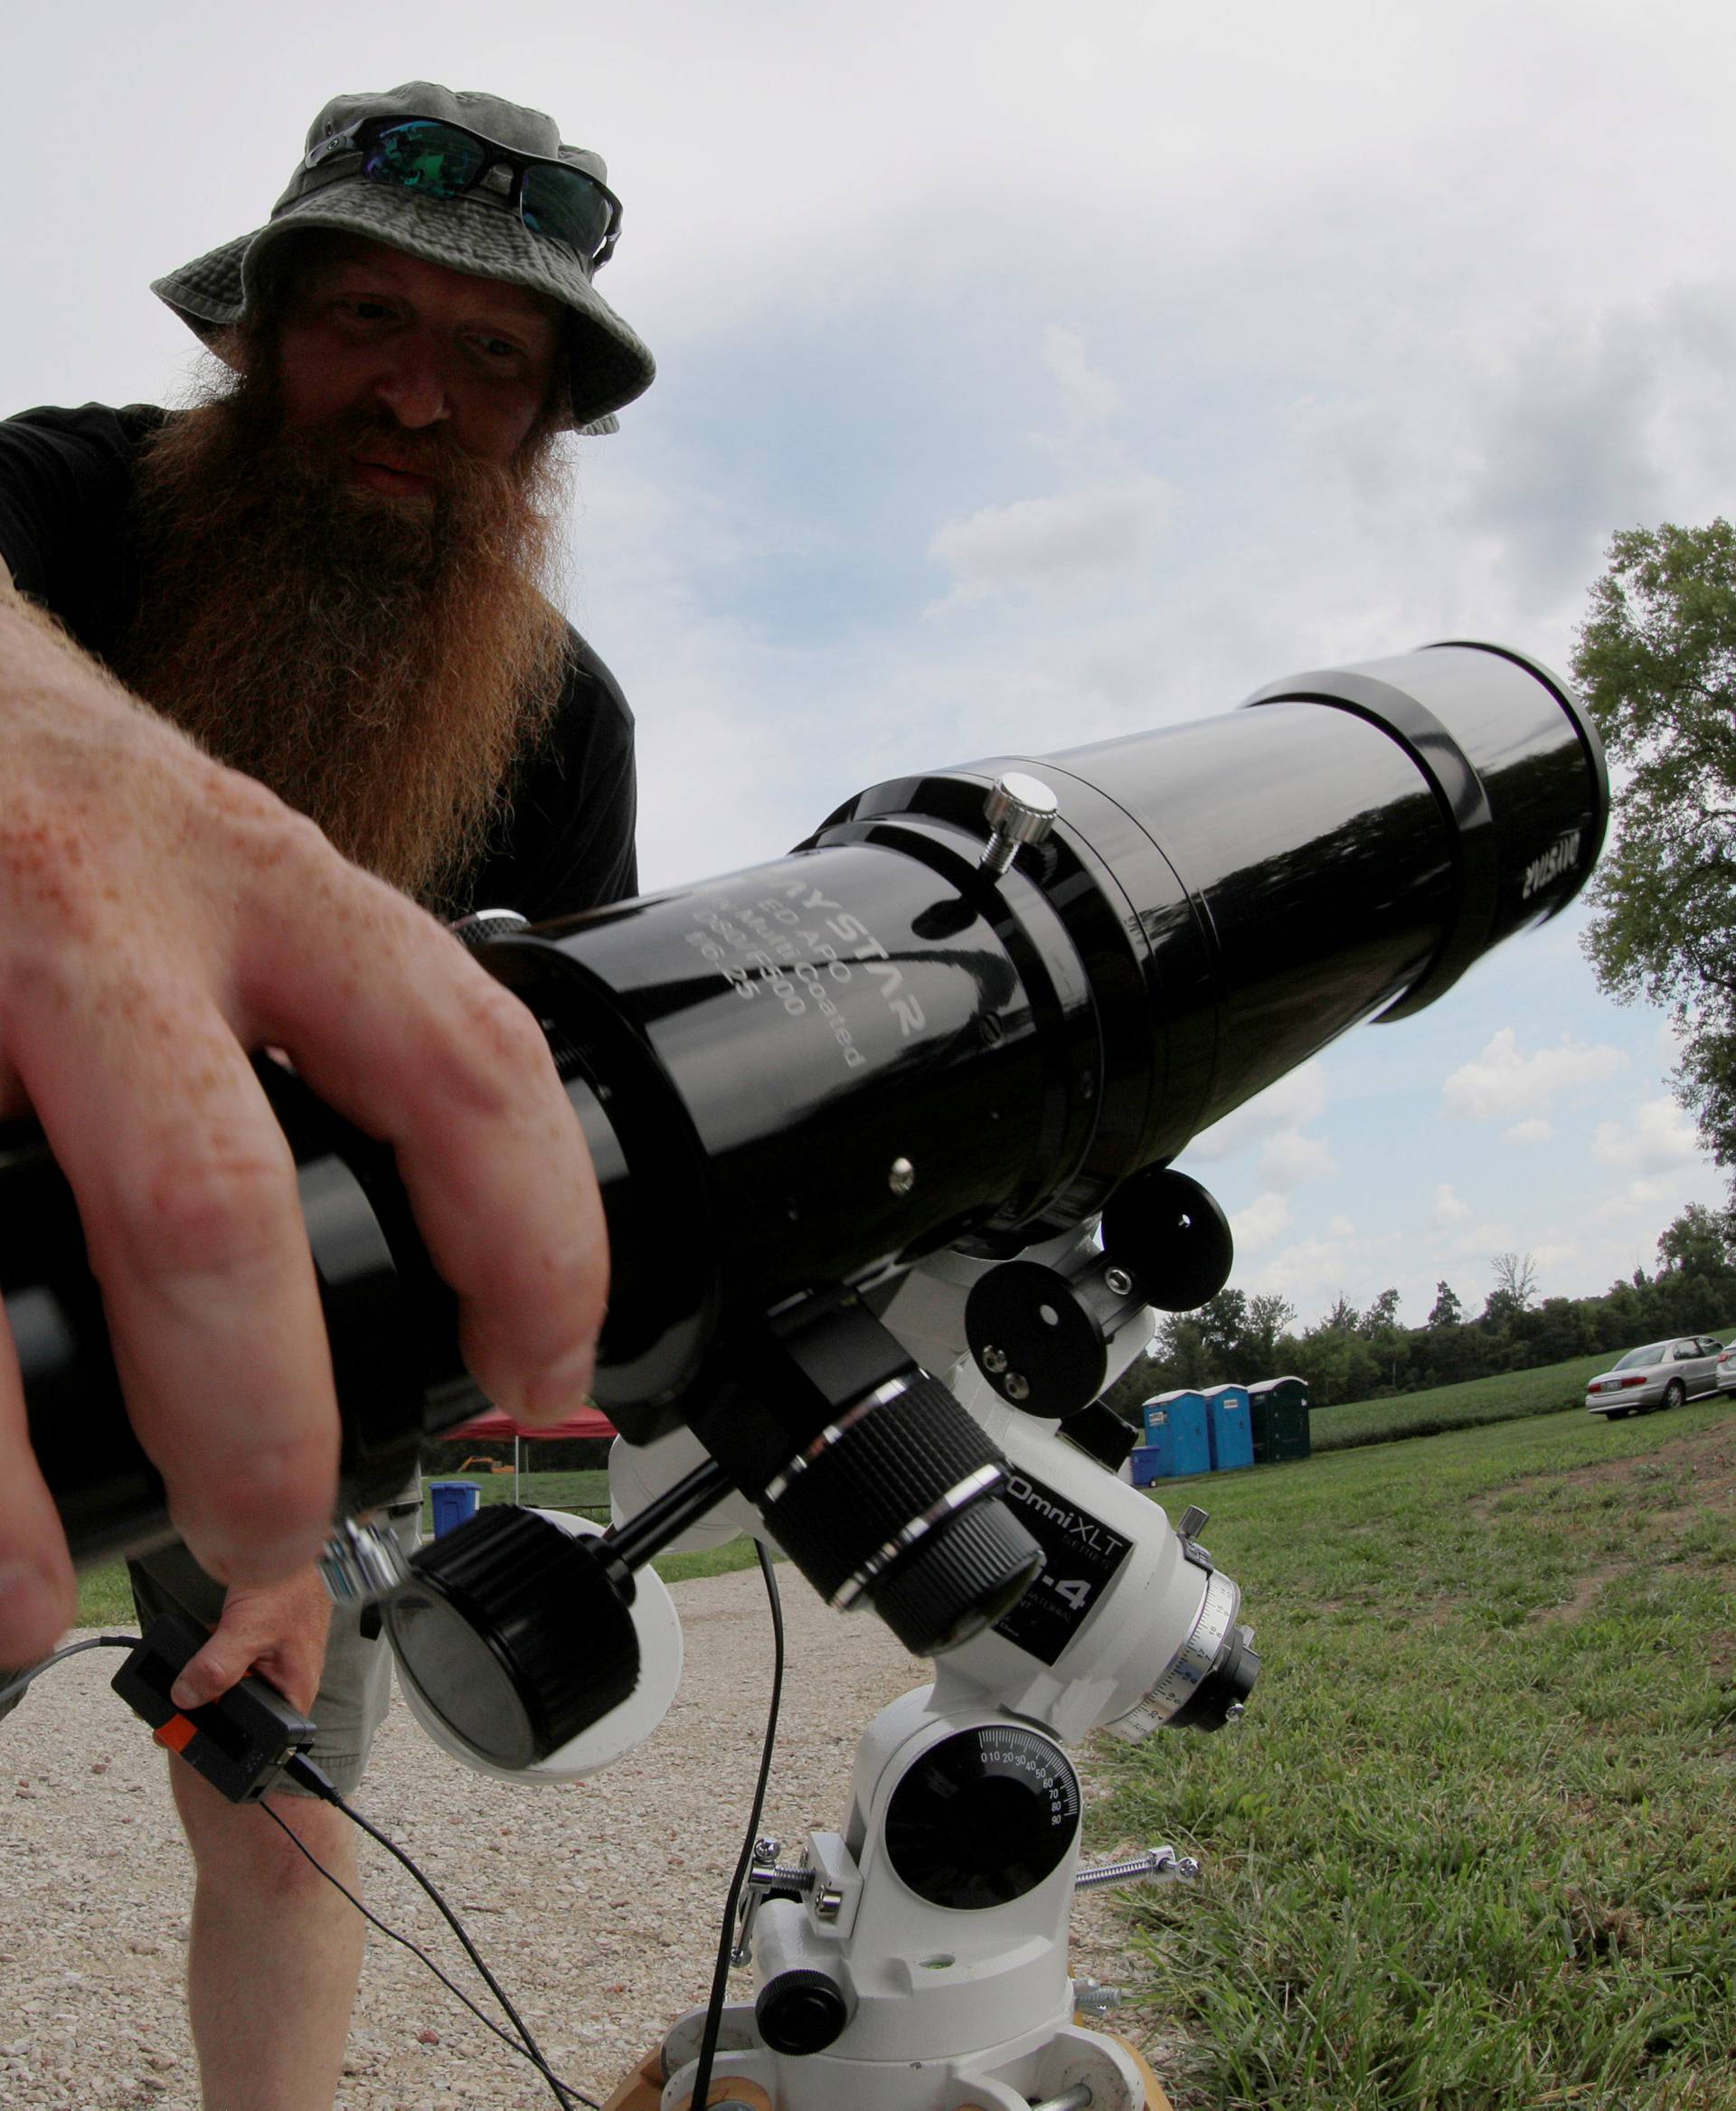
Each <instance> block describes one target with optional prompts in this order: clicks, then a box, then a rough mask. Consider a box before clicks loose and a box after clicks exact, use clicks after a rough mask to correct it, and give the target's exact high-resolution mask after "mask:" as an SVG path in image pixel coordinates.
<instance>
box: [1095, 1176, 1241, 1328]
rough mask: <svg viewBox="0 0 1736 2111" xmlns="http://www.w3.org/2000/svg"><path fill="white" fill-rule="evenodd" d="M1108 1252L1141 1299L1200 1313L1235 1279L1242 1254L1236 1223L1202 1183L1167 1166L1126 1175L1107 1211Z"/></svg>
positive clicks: (1105, 1234)
mask: <svg viewBox="0 0 1736 2111" xmlns="http://www.w3.org/2000/svg"><path fill="white" fill-rule="evenodd" d="M1103 1250H1104V1251H1105V1252H1106V1253H1107V1254H1108V1255H1109V1259H1110V1260H1111V1261H1112V1262H1113V1263H1114V1265H1115V1266H1116V1267H1117V1268H1121V1269H1124V1270H1125V1271H1126V1273H1127V1276H1128V1277H1129V1278H1130V1279H1131V1281H1132V1283H1133V1286H1134V1287H1135V1289H1136V1290H1137V1292H1138V1293H1139V1296H1140V1297H1141V1299H1142V1300H1143V1301H1144V1302H1145V1303H1146V1304H1147V1305H1156V1306H1157V1307H1158V1308H1159V1310H1161V1311H1164V1312H1194V1311H1197V1310H1198V1308H1199V1307H1200V1306H1201V1305H1205V1304H1208V1303H1209V1302H1210V1301H1211V1300H1212V1298H1213V1297H1215V1296H1217V1294H1218V1292H1219V1291H1220V1290H1222V1288H1223V1286H1224V1285H1225V1284H1226V1283H1227V1282H1228V1281H1229V1280H1230V1270H1231V1266H1232V1264H1233V1263H1234V1260H1235V1258H1236V1246H1235V1240H1234V1239H1232V1238H1231V1235H1230V1220H1229V1219H1228V1218H1227V1217H1226V1216H1225V1215H1224V1213H1223V1211H1222V1207H1221V1206H1220V1205H1219V1203H1218V1202H1217V1201H1216V1199H1215V1197H1213V1196H1212V1195H1211V1194H1208V1193H1207V1192H1206V1191H1205V1189H1204V1188H1203V1187H1202V1186H1201V1185H1200V1183H1199V1182H1198V1181H1197V1180H1190V1179H1189V1178H1188V1177H1187V1175H1186V1173H1176V1172H1175V1171H1173V1170H1172V1169H1171V1168H1170V1167H1169V1166H1167V1165H1153V1166H1148V1167H1147V1168H1146V1171H1145V1172H1143V1173H1135V1174H1134V1175H1133V1177H1132V1179H1130V1180H1124V1181H1123V1182H1122V1183H1121V1184H1120V1186H1119V1187H1118V1188H1117V1189H1116V1191H1115V1192H1114V1193H1113V1194H1112V1195H1111V1196H1110V1197H1109V1206H1108V1207H1107V1208H1106V1209H1105V1210H1104V1211H1103Z"/></svg>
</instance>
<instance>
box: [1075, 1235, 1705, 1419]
mask: <svg viewBox="0 0 1736 2111" xmlns="http://www.w3.org/2000/svg"><path fill="white" fill-rule="evenodd" d="M1657 1253H1658V1265H1657V1267H1656V1269H1655V1270H1653V1271H1652V1272H1651V1273H1649V1274H1648V1273H1647V1272H1646V1269H1644V1268H1636V1269H1635V1270H1634V1273H1633V1275H1632V1277H1629V1278H1627V1279H1626V1280H1624V1281H1621V1282H1618V1283H1612V1284H1611V1285H1610V1286H1609V1289H1608V1290H1607V1291H1605V1292H1604V1294H1603V1296H1600V1297H1544V1298H1542V1299H1539V1298H1538V1297H1537V1296H1536V1281H1537V1270H1536V1266H1535V1264H1534V1262H1533V1259H1532V1258H1531V1256H1530V1255H1529V1254H1515V1253H1501V1254H1496V1255H1495V1257H1494V1259H1493V1261H1492V1263H1491V1277H1492V1282H1491V1287H1490V1289H1489V1292H1488V1295H1487V1296H1486V1299H1485V1301H1484V1304H1483V1306H1482V1309H1481V1310H1480V1311H1479V1312H1477V1313H1476V1314H1472V1313H1471V1312H1469V1311H1467V1308H1466V1306H1465V1304H1464V1302H1463V1301H1462V1300H1461V1299H1460V1297H1459V1296H1458V1293H1457V1292H1456V1291H1455V1290H1454V1289H1453V1288H1452V1286H1451V1285H1450V1284H1448V1283H1446V1282H1440V1283H1438V1284H1437V1285H1436V1286H1435V1301H1434V1305H1433V1307H1432V1308H1431V1310H1430V1312H1429V1317H1428V1319H1427V1320H1426V1321H1425V1322H1424V1324H1422V1325H1421V1326H1415V1327H1411V1326H1402V1325H1401V1324H1399V1294H1398V1292H1397V1291H1396V1290H1383V1291H1382V1293H1381V1295H1380V1296H1378V1297H1377V1298H1375V1300H1374V1302H1373V1304H1372V1305H1369V1306H1368V1308H1367V1310H1366V1311H1360V1312H1359V1311H1358V1310H1357V1309H1356V1307H1355V1306H1354V1305H1352V1304H1351V1302H1350V1301H1349V1299H1348V1298H1345V1297H1340V1298H1339V1299H1338V1301H1337V1303H1336V1304H1335V1305H1334V1306H1333V1307H1332V1310H1331V1311H1330V1312H1328V1313H1327V1314H1326V1316H1325V1318H1324V1319H1322V1320H1320V1321H1319V1322H1318V1323H1317V1324H1315V1325H1314V1326H1311V1327H1307V1328H1305V1329H1304V1330H1303V1331H1302V1332H1301V1333H1299V1334H1297V1333H1295V1332H1293V1331H1292V1328H1293V1323H1294V1321H1295V1319H1296V1308H1295V1307H1294V1306H1293V1305H1291V1304H1290V1303H1289V1302H1288V1300H1287V1299H1285V1298H1283V1297H1279V1296H1271V1295H1269V1294H1260V1295H1256V1296H1249V1295H1248V1294H1247V1293H1245V1292H1243V1291H1241V1290H1238V1289H1235V1288H1233V1287H1231V1288H1228V1289H1224V1290H1221V1291H1220V1292H1219V1293H1218V1295H1217V1296H1215V1297H1214V1298H1212V1301H1211V1303H1210V1304H1209V1305H1202V1306H1201V1307H1200V1309H1199V1310H1198V1311H1197V1312H1178V1313H1172V1314H1171V1315H1169V1316H1168V1317H1167V1318H1166V1319H1165V1321H1164V1322H1163V1324H1162V1325H1161V1326H1160V1327H1159V1328H1158V1331H1157V1334H1156V1339H1155V1341H1154V1342H1153V1343H1152V1353H1151V1354H1150V1356H1149V1357H1140V1358H1138V1359H1137V1361H1136V1362H1135V1363H1134V1365H1133V1367H1132V1369H1131V1370H1129V1371H1127V1372H1126V1373H1125V1374H1124V1375H1123V1377H1122V1378H1121V1379H1120V1380H1118V1382H1117V1383H1116V1385H1115V1386H1114V1387H1112V1388H1111V1390H1109V1392H1108V1393H1107V1394H1106V1395H1105V1396H1104V1397H1105V1398H1106V1399H1108V1401H1109V1404H1110V1406H1111V1407H1114V1408H1116V1409H1118V1410H1119V1411H1120V1412H1121V1413H1123V1414H1125V1415H1127V1416H1128V1417H1129V1418H1132V1419H1135V1420H1137V1418H1138V1410H1139V1409H1140V1407H1141V1406H1142V1405H1143V1404H1144V1402H1145V1401H1146V1400H1148V1399H1151V1398H1152V1396H1153V1395H1154V1394H1156V1393H1160V1392H1172V1391H1175V1390H1178V1389H1179V1388H1181V1387H1183V1386H1205V1385H1221V1384H1225V1383H1232V1384H1238V1385H1251V1384H1254V1383H1256V1382H1257V1381H1259V1380H1260V1379H1262V1378H1277V1377H1280V1376H1290V1377H1296V1378H1300V1379H1302V1380H1304V1381H1306V1382H1307V1387H1308V1394H1309V1399H1310V1401H1311V1403H1312V1405H1314V1406H1315V1407H1331V1406H1334V1405H1335V1404H1336V1403H1338V1402H1340V1401H1343V1400H1365V1399H1378V1398H1381V1397H1382V1396H1384V1395H1390V1394H1392V1393H1400V1392H1421V1391H1425V1390H1428V1389H1429V1387H1431V1386H1437V1385H1454V1384H1457V1383H1458V1382H1459V1381H1461V1380H1464V1379H1470V1378H1490V1377H1495V1376H1497V1375H1498V1374H1499V1373H1500V1372H1502V1371H1528V1370H1531V1369H1533V1367H1535V1366H1536V1365H1539V1364H1543V1363H1560V1362H1564V1361H1565V1360H1566V1359H1567V1358H1568V1357H1570V1356H1590V1355H1608V1356H1609V1357H1610V1358H1611V1360H1612V1361H1613V1359H1614V1358H1615V1357H1617V1356H1618V1355H1620V1354H1622V1353H1623V1352H1626V1351H1627V1350H1628V1349H1632V1348H1637V1347H1638V1346H1639V1344H1640V1343H1644V1342H1650V1341H1656V1340H1659V1339H1661V1338H1662V1337H1664V1336H1665V1335H1668V1334H1704V1333H1706V1332H1707V1331H1708V1330H1710V1329H1712V1328H1717V1327H1722V1326H1724V1325H1726V1324H1728V1323H1729V1322H1730V1321H1731V1320H1732V1319H1736V1221H1733V1220H1732V1217H1731V1216H1730V1215H1723V1216H1721V1215H1719V1214H1718V1213H1717V1212H1715V1211H1712V1210H1709V1209H1707V1208H1706V1207H1705V1206H1704V1205H1703V1203H1700V1202H1690V1203H1689V1204H1688V1206H1687V1208H1686V1209H1685V1210H1684V1211H1683V1212H1682V1214H1681V1215H1680V1216H1679V1217H1677V1218H1676V1219H1675V1221H1674V1222H1673V1223H1671V1224H1670V1225H1669V1226H1668V1227H1667V1228H1666V1229H1665V1231H1664V1232H1663V1233H1662V1234H1661V1235H1660V1236H1659V1239H1658V1241H1657Z"/></svg>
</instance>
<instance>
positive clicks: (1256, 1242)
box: [1230, 1193, 1290, 1255]
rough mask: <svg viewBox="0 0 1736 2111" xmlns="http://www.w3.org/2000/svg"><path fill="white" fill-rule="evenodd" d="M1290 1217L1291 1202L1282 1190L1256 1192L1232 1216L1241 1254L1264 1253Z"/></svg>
mask: <svg viewBox="0 0 1736 2111" xmlns="http://www.w3.org/2000/svg"><path fill="white" fill-rule="evenodd" d="M1289 1221H1290V1205H1289V1203H1288V1202H1287V1201H1286V1199H1285V1198H1284V1197H1283V1196H1282V1195H1280V1194H1272V1193H1267V1194H1262V1195H1256V1196H1255V1197H1254V1199H1253V1201H1252V1202H1250V1203H1249V1205H1248V1207H1247V1208H1246V1209H1245V1210H1238V1211H1236V1213H1235V1215H1234V1216H1233V1217H1231V1220H1230V1230H1231V1236H1232V1237H1233V1239H1235V1242H1236V1252H1237V1253H1238V1255H1241V1254H1250V1253H1263V1252H1264V1251H1265V1250H1266V1249H1267V1248H1268V1247H1269V1246H1270V1245H1271V1244H1272V1243H1273V1241H1274V1240H1275V1239H1278V1236H1279V1234H1280V1233H1281V1232H1283V1231H1284V1230H1287V1229H1288V1225H1289Z"/></svg>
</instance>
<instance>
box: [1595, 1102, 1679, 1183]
mask: <svg viewBox="0 0 1736 2111" xmlns="http://www.w3.org/2000/svg"><path fill="white" fill-rule="evenodd" d="M1591 1149H1592V1153H1593V1154H1594V1156H1596V1157H1597V1158H1598V1159H1599V1161H1600V1162H1601V1163H1602V1164H1605V1165H1615V1166H1619V1167H1620V1168H1621V1169H1622V1171H1624V1172H1627V1173H1659V1172H1662V1171H1663V1170H1664V1169H1665V1167H1666V1166H1674V1165H1691V1164H1694V1160H1695V1159H1697V1158H1698V1157H1699V1156H1700V1154H1701V1153H1700V1139H1699V1137H1698V1136H1697V1135H1696V1134H1695V1133H1694V1123H1693V1121H1692V1120H1691V1119H1690V1118H1689V1117H1688V1115H1687V1114H1686V1112H1685V1111H1684V1109H1683V1108H1682V1107H1679V1106H1678V1105H1677V1104H1676V1102H1675V1100H1674V1099H1646V1100H1642V1101H1641V1102H1640V1104H1639V1105H1638V1106H1637V1107H1635V1109H1634V1112H1633V1118H1632V1119H1631V1120H1630V1121H1628V1122H1615V1121H1600V1122H1599V1124H1598V1133H1597V1136H1596V1137H1595V1139H1594V1140H1593V1142H1592V1145H1591Z"/></svg>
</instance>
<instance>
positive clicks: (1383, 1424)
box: [1308, 1327, 1736, 1451]
mask: <svg viewBox="0 0 1736 2111" xmlns="http://www.w3.org/2000/svg"><path fill="white" fill-rule="evenodd" d="M1712 1331H1713V1332H1714V1333H1715V1334H1718V1335H1719V1337H1720V1338H1721V1339H1722V1340H1724V1341H1728V1340H1730V1338H1731V1335H1732V1334H1736V1327H1717V1328H1714V1329H1713V1330H1712ZM1622 1353H1623V1352H1622V1351H1621V1350H1618V1349H1611V1350H1609V1351H1607V1352H1599V1354H1598V1355H1595V1356H1574V1357H1571V1358H1570V1359H1569V1360H1568V1361H1567V1362H1565V1363H1546V1364H1543V1365H1542V1366H1540V1367H1539V1368H1538V1369H1537V1370H1535V1371H1503V1372H1502V1373H1501V1374H1500V1375H1499V1376H1498V1377H1495V1378H1472V1379H1467V1381H1465V1383H1464V1384H1462V1385H1438V1386H1435V1387H1434V1388H1433V1389H1432V1390H1429V1391H1428V1392H1414V1393H1400V1394H1397V1395H1395V1396H1394V1397H1392V1399H1380V1400H1352V1401H1350V1402H1348V1403H1346V1404H1345V1405H1344V1406H1342V1407H1335V1408H1316V1409H1315V1410H1314V1412H1313V1414H1312V1415H1311V1416H1310V1417H1309V1418H1308V1419H1309V1423H1310V1435H1311V1438H1312V1441H1313V1445H1314V1448H1315V1450H1316V1451H1339V1450H1343V1449H1344V1448H1345V1447H1348V1446H1351V1445H1357V1444H1390V1443H1392V1441H1393V1440H1394V1439H1396V1438H1399V1437H1432V1436H1434V1435H1436V1434H1438V1433H1439V1431H1441V1430H1443V1429H1470V1428H1477V1427H1479V1426H1480V1425H1482V1424H1484V1423H1488V1422H1512V1421H1517V1420H1520V1419H1523V1418H1524V1417H1525V1416H1528V1415H1553V1414H1558V1413H1561V1412H1563V1411H1565V1410H1567V1409H1583V1408H1584V1406H1585V1388H1586V1381H1588V1380H1589V1379H1593V1378H1596V1377H1597V1376H1598V1375H1599V1372H1600V1371H1608V1370H1609V1366H1610V1365H1611V1364H1612V1363H1613V1362H1615V1361H1616V1360H1617V1358H1618V1356H1619V1355H1621V1354H1622Z"/></svg>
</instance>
